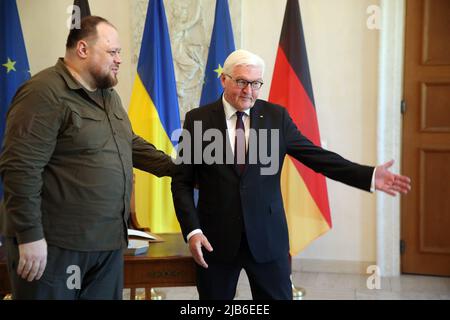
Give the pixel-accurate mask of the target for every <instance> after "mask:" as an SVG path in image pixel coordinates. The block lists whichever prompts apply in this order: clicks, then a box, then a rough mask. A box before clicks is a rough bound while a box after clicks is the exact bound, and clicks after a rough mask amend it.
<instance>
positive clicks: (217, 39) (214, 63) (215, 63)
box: [200, 0, 235, 106]
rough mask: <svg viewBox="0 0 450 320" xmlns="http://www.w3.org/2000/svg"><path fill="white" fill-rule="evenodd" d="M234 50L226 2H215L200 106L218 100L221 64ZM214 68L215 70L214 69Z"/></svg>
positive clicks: (220, 87) (220, 86)
mask: <svg viewBox="0 0 450 320" xmlns="http://www.w3.org/2000/svg"><path fill="white" fill-rule="evenodd" d="M234 50H235V46H234V37H233V28H232V25H231V18H230V10H229V9H228V0H216V12H215V15H214V26H213V31H212V35H211V42H210V45H209V51H208V61H207V63H206V69H205V77H204V82H203V88H202V95H201V98H200V106H204V105H206V104H208V103H212V102H214V101H216V100H217V99H219V98H220V95H221V94H222V91H223V88H222V84H221V83H220V81H218V80H217V79H218V78H220V75H221V74H222V71H223V66H222V64H223V63H224V62H225V59H226V58H227V57H228V55H229V54H230V53H231V52H233V51H234ZM216 67H217V69H215V68H216Z"/></svg>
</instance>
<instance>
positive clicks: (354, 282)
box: [124, 271, 450, 300]
mask: <svg viewBox="0 0 450 320" xmlns="http://www.w3.org/2000/svg"><path fill="white" fill-rule="evenodd" d="M292 279H293V283H294V285H295V286H296V287H301V288H303V289H304V290H305V291H306V295H305V296H304V300H374V299H375V300H450V277H433V276H418V275H402V276H399V277H390V278H381V279H380V281H379V289H377V288H374V289H369V288H368V285H367V280H368V276H367V275H362V274H342V273H316V272H294V273H293V277H292ZM369 283H370V281H369ZM155 290H156V293H159V294H161V295H162V296H163V297H164V298H165V299H166V300H197V299H198V294H197V290H196V288H195V287H174V288H155ZM129 296H130V293H129V290H124V299H129ZM139 296H142V291H140V290H138V299H139ZM251 298H252V295H251V291H250V286H249V283H248V278H247V276H246V274H245V272H244V271H242V273H241V277H240V279H239V284H238V289H237V292H236V297H235V299H236V300H249V299H251Z"/></svg>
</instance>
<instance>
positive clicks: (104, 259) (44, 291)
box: [5, 238, 123, 300]
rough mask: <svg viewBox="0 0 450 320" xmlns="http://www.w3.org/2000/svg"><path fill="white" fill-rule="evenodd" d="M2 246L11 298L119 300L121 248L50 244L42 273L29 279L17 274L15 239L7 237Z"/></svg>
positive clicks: (120, 290) (121, 269) (121, 279)
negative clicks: (89, 248)
mask: <svg viewBox="0 0 450 320" xmlns="http://www.w3.org/2000/svg"><path fill="white" fill-rule="evenodd" d="M5 247H6V251H7V260H8V272H9V276H10V280H11V287H12V296H13V299H19V300H22V299H26V300H31V299H46V300H47V299H52V300H53V299H57V300H76V299H80V300H91V299H100V300H111V299H122V294H123V293H122V292H123V250H122V249H120V250H113V251H93V252H82V251H73V250H67V249H63V248H59V247H55V246H50V245H49V246H48V254H47V265H46V267H45V271H44V274H43V275H42V277H41V278H40V279H39V280H34V281H31V282H28V281H27V280H25V279H22V277H20V276H19V275H18V274H17V266H18V264H19V250H18V245H17V242H16V240H15V239H13V238H6V239H5Z"/></svg>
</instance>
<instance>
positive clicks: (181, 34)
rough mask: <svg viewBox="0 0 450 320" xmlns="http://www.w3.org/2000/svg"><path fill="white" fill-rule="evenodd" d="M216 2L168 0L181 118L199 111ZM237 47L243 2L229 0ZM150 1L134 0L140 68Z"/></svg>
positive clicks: (134, 38) (135, 54)
mask: <svg viewBox="0 0 450 320" xmlns="http://www.w3.org/2000/svg"><path fill="white" fill-rule="evenodd" d="M215 3H216V1H215V0H164V7H165V9H166V17H167V24H168V27H169V36H170V42H171V47H172V56H173V65H174V70H175V78H176V83H177V93H178V102H179V107H180V118H181V119H182V120H183V119H184V115H185V114H186V112H187V111H189V110H191V109H193V108H197V107H198V105H199V103H200V95H201V91H202V86H203V78H204V74H205V67H206V60H207V58H208V48H209V42H210V40H211V32H212V27H213V23H214V10H215ZM229 5H230V15H231V19H232V23H233V27H234V30H233V32H234V38H235V43H236V47H239V45H238V44H239V43H240V35H241V30H240V19H241V10H240V8H241V2H240V0H229ZM147 6H148V0H132V1H131V7H132V8H131V12H132V17H131V24H132V30H133V35H132V42H133V43H132V48H133V55H132V65H133V66H134V67H135V66H137V62H138V57H139V51H140V47H141V39H142V32H143V29H144V25H145V18H146V13H147Z"/></svg>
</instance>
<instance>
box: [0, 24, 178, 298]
mask: <svg viewBox="0 0 450 320" xmlns="http://www.w3.org/2000/svg"><path fill="white" fill-rule="evenodd" d="M120 48H121V46H120V41H119V36H118V32H117V30H116V29H115V27H114V26H113V25H112V24H111V23H109V22H108V21H106V20H105V19H103V18H100V17H87V18H85V19H83V20H82V21H81V28H80V29H72V30H71V31H70V33H69V36H68V39H67V44H66V54H65V57H64V58H60V59H59V60H58V61H57V63H56V65H55V66H54V67H51V68H48V69H46V70H43V71H41V72H40V73H38V74H37V75H35V76H34V77H32V78H31V79H30V80H29V81H28V82H26V83H25V84H24V85H23V86H22V87H21V88H20V89H19V90H18V92H17V93H16V96H15V98H14V100H13V102H12V104H11V107H10V110H9V113H8V116H7V127H6V132H5V139H4V143H3V152H2V154H1V158H0V173H1V178H2V181H3V184H4V199H3V202H2V204H1V208H0V227H1V228H0V231H1V233H2V234H3V235H4V236H5V245H6V249H7V256H8V269H9V274H10V278H11V285H12V289H13V292H12V293H13V298H14V299H121V297H122V289H123V256H122V254H123V253H122V252H123V251H122V250H123V248H124V247H126V245H127V221H128V215H129V212H130V197H131V189H132V174H133V173H132V168H133V166H134V167H136V168H139V169H141V170H145V171H148V172H150V173H152V174H154V175H157V176H159V177H161V176H171V175H172V172H173V169H174V164H173V162H172V160H171V158H170V157H169V156H167V155H166V154H165V153H163V152H161V151H159V150H157V149H156V148H155V147H154V146H153V145H151V144H150V143H148V142H146V141H145V140H143V139H142V138H140V137H138V136H136V135H135V134H134V133H133V131H132V129H131V124H130V121H129V119H128V116H127V114H126V112H125V110H124V109H123V107H122V104H121V101H120V98H119V96H118V94H117V93H116V91H115V90H114V89H112V87H113V86H115V85H116V84H117V73H118V71H119V66H120V64H121V58H120ZM69 277H71V278H69ZM75 277H78V279H77V278H75Z"/></svg>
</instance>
